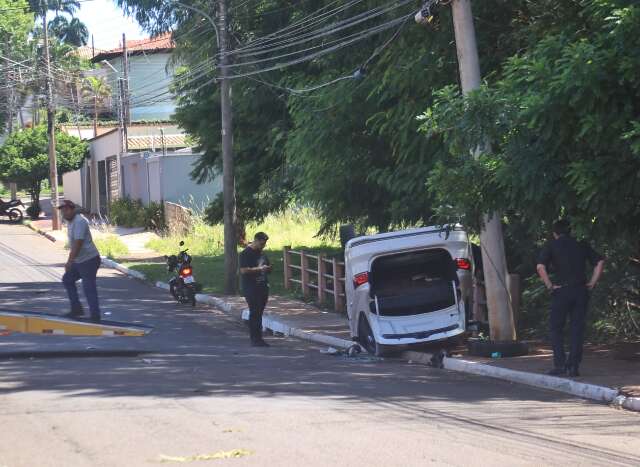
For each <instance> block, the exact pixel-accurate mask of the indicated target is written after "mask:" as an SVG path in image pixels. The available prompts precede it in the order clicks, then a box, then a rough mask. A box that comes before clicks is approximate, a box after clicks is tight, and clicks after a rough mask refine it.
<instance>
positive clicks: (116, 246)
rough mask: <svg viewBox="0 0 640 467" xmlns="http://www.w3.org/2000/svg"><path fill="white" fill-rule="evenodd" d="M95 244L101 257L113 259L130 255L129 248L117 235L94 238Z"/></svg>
mask: <svg viewBox="0 0 640 467" xmlns="http://www.w3.org/2000/svg"><path fill="white" fill-rule="evenodd" d="M93 242H94V243H95V245H96V248H98V251H99V252H100V254H101V255H103V256H106V257H108V258H111V259H116V258H118V257H120V256H124V255H127V254H129V248H127V245H125V244H124V243H123V242H122V240H120V237H118V236H117V235H106V236H104V237H98V238H94V240H93Z"/></svg>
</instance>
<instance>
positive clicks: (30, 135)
mask: <svg viewBox="0 0 640 467" xmlns="http://www.w3.org/2000/svg"><path fill="white" fill-rule="evenodd" d="M47 150H48V143H47V130H46V128H45V127H44V126H38V127H35V128H28V129H24V130H20V131H17V132H14V133H12V134H11V135H9V137H8V138H7V139H6V141H5V142H4V144H3V145H2V147H0V179H2V180H5V181H12V182H17V183H18V184H19V185H20V186H25V187H28V189H29V192H30V194H31V199H32V201H34V202H37V201H38V200H39V197H40V190H41V187H42V182H43V180H45V179H47V178H48V177H49V157H48V153H47ZM88 151H89V148H88V145H87V143H85V142H83V141H81V140H80V139H78V138H76V137H74V136H69V135H67V134H66V133H63V132H56V154H57V161H58V166H57V167H58V176H61V175H62V174H63V173H65V172H70V171H73V170H77V169H78V168H80V166H81V165H82V162H83V160H84V158H85V157H86V156H87V155H88Z"/></svg>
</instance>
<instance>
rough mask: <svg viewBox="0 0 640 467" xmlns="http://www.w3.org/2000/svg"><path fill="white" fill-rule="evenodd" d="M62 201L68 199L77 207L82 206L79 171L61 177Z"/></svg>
mask: <svg viewBox="0 0 640 467" xmlns="http://www.w3.org/2000/svg"><path fill="white" fill-rule="evenodd" d="M62 185H63V186H64V199H69V200H71V201H73V202H74V203H76V204H77V205H78V206H82V205H83V204H84V200H83V199H82V171H81V170H80V169H78V170H74V171H73V172H67V173H65V174H63V175H62Z"/></svg>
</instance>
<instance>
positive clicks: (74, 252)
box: [64, 239, 84, 271]
mask: <svg viewBox="0 0 640 467" xmlns="http://www.w3.org/2000/svg"><path fill="white" fill-rule="evenodd" d="M83 242H84V240H82V239H80V240H74V241H73V242H72V243H71V245H70V247H71V251H69V258H68V259H67V264H65V265H64V269H65V270H66V271H68V270H69V268H70V267H71V265H72V264H73V261H74V260H75V259H76V257H77V256H78V253H79V252H80V248H82V243H83Z"/></svg>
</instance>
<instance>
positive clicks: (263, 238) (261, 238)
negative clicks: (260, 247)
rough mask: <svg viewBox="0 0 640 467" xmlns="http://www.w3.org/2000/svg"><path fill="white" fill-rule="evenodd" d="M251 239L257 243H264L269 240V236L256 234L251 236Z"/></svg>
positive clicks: (261, 233)
mask: <svg viewBox="0 0 640 467" xmlns="http://www.w3.org/2000/svg"><path fill="white" fill-rule="evenodd" d="M253 239H254V240H257V241H259V242H266V241H267V240H269V236H268V235H267V234H266V233H264V232H258V233H257V234H255V235H254V236H253Z"/></svg>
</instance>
